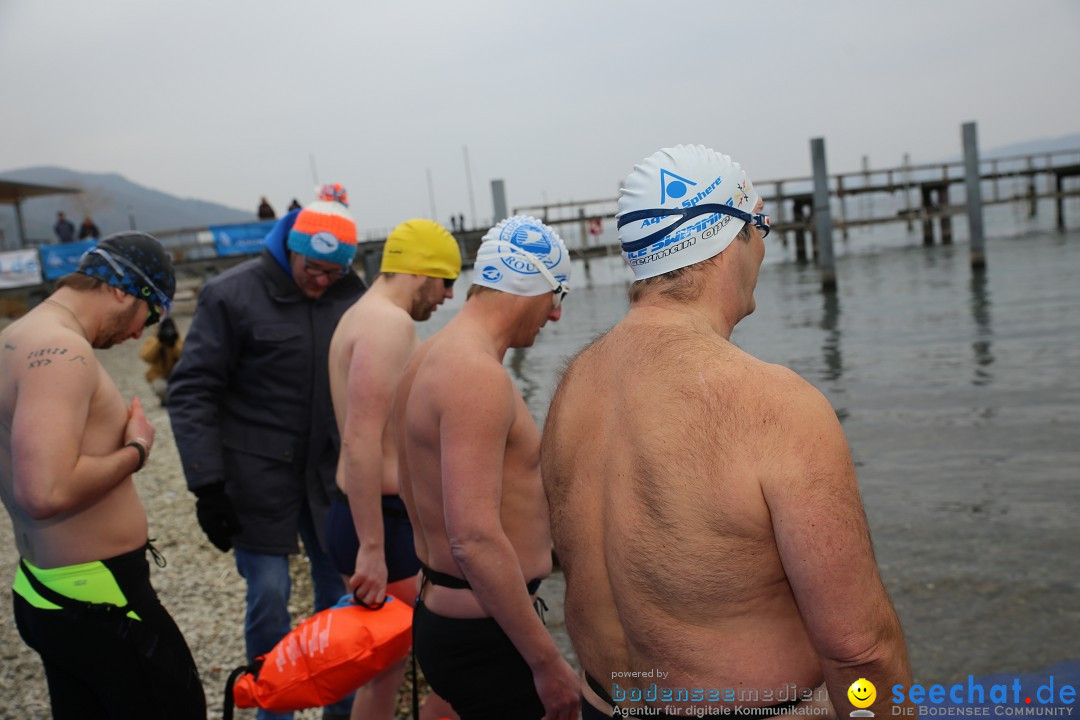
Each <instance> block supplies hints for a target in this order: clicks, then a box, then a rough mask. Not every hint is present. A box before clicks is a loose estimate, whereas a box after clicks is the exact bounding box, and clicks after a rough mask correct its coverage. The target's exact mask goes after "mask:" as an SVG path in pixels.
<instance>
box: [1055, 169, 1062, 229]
mask: <svg viewBox="0 0 1080 720" xmlns="http://www.w3.org/2000/svg"><path fill="white" fill-rule="evenodd" d="M1054 187H1055V188H1057V197H1055V198H1054V202H1055V204H1056V205H1057V229H1058V232H1065V196H1064V195H1062V193H1063V192H1065V176H1064V175H1062V174H1061V173H1054Z"/></svg>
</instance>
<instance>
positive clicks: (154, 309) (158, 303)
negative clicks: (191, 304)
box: [86, 247, 172, 326]
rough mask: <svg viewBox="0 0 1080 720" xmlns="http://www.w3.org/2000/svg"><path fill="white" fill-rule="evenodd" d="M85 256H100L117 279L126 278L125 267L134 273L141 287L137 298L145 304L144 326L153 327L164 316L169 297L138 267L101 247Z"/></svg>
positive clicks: (169, 302) (89, 251)
mask: <svg viewBox="0 0 1080 720" xmlns="http://www.w3.org/2000/svg"><path fill="white" fill-rule="evenodd" d="M86 254H87V255H98V256H100V257H101V258H102V259H104V260H105V262H106V263H108V264H109V267H111V268H112V270H113V272H115V273H116V274H117V275H118V276H119V277H126V276H127V273H126V272H124V268H125V267H126V268H127V269H128V270H130V271H131V272H133V273H135V275H136V276H137V277H138V279H139V280H141V281H142V287H141V288H139V298H140V299H141V300H142V301H143V302H145V303H146V323H145V326H150V325H153V324H154V323H156V322H157V321H158V320H160V319H161V316H162V315H164V314H165V313H166V312H167V311H168V309H169V307H170V306H171V305H172V301H171V300H169V296H168V295H166V294H165V293H163V292H162V291H161V290H160V289H159V288H158V286H157V285H155V284H154V283H153V281H152V280H150V278H148V277H146V273H144V272H143V271H142V270H141V269H140V268H139V266H138V265H135V264H134V263H132V262H130V261H129V260H128V259H127V258H125V257H123V256H122V255H113V254H112V253H110V252H109V251H108V250H106V249H105V248H102V247H95V248H91V249H89V250H87V251H86ZM121 266H123V267H121Z"/></svg>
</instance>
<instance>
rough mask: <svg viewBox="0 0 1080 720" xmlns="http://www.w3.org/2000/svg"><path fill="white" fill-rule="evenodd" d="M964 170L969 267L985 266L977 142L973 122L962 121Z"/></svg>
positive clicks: (984, 241)
mask: <svg viewBox="0 0 1080 720" xmlns="http://www.w3.org/2000/svg"><path fill="white" fill-rule="evenodd" d="M961 134H962V136H963V139H964V170H965V171H966V174H967V178H966V189H967V216H968V230H969V232H970V233H971V267H973V268H984V267H986V239H985V237H984V236H983V209H982V188H981V187H980V180H979V143H978V139H977V137H976V132H975V123H973V122H969V123H964V125H963V130H962V133H961Z"/></svg>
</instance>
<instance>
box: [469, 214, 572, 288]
mask: <svg viewBox="0 0 1080 720" xmlns="http://www.w3.org/2000/svg"><path fill="white" fill-rule="evenodd" d="M537 263H540V264H542V265H543V267H544V269H545V270H548V271H549V272H548V273H547V274H548V275H551V276H552V277H553V278H554V279H555V280H557V281H558V282H559V283H561V284H562V285H563V286H568V285H569V282H570V253H569V251H567V249H566V243H564V242H563V241H562V238H560V237H559V236H558V235H557V234H556V233H555V231H554V230H552V229H551V228H550V227H548V226H547V225H545V224H544V223H542V222H540V221H539V220H537V219H536V218H534V217H530V216H529V215H515V216H513V217H510V218H507V219H506V220H503V221H502V222H500V223H499V224H498V225H496V226H495V227H493V228H491V229H490V230H488V231H487V233H486V234H485V235H484V237H483V239H482V240H481V241H480V249H479V250H478V251H477V253H476V262H475V264H474V265H473V285H482V286H483V287H489V288H494V289H495V290H502V291H503V292H506V293H510V294H511V295H521V296H524V297H535V296H536V295H543V294H544V293H550V292H551V291H552V289H553V288H552V284H551V281H550V280H548V278H547V277H545V274H544V273H543V272H542V271H541V270H538V269H537Z"/></svg>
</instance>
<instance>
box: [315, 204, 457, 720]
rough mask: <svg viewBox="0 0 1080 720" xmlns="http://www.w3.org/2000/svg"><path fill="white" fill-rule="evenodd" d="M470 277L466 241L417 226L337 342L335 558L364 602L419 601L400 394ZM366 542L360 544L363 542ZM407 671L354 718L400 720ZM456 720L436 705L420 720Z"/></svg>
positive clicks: (385, 261) (395, 245)
mask: <svg viewBox="0 0 1080 720" xmlns="http://www.w3.org/2000/svg"><path fill="white" fill-rule="evenodd" d="M459 274H461V252H460V250H459V249H458V243H457V240H456V239H454V236H453V235H451V234H450V233H448V232H447V231H446V229H445V228H443V227H442V226H441V225H439V224H438V223H436V222H432V221H431V220H423V219H413V220H409V221H407V222H403V223H402V224H400V225H398V226H397V227H396V228H394V231H393V232H391V233H390V236H389V237H388V238H387V239H386V244H385V245H384V246H383V257H382V266H381V267H380V268H379V275H378V277H376V278H375V281H374V282H373V283H372V285H371V288H370V289H369V290H368V291H367V292H366V293H364V295H363V296H362V297H361V298H360V299H359V300H358V301H357V302H356V303H355V304H354V305H353V306H352V307H351V308H349V310H348V311H346V313H345V314H344V315H343V316H342V318H341V320H340V321H339V322H338V326H337V329H336V330H335V331H334V337H333V339H332V340H331V342H330V392H331V396H332V397H333V401H334V414H335V416H336V417H337V424H338V431H339V433H340V435H341V454H340V456H339V458H338V470H337V485H338V488H339V489H340V490H341V496H340V497H338V498H335V500H334V502H333V504H332V505H331V507H330V512H329V515H328V518H327V545H328V546H329V552H330V557H331V559H332V560H333V561H334V564H335V566H336V567H337V569H338V572H340V573H341V574H342V575H344V576H345V577H346V583H347V585H348V587H349V589H350V590H353V591H354V592H355V593H356V596H357V597H358V598H360V599H361V600H363V601H364V602H367V603H375V602H379V601H381V600H382V599H383V598H384V596H385V595H386V593H387V591H389V592H390V594H391V595H394V596H395V597H397V598H400V599H401V600H404V601H405V602H407V603H410V604H412V602H413V599H414V598H415V597H416V584H415V582H416V573H417V571H418V570H419V569H420V562H419V560H417V559H416V550H415V548H414V546H413V529H412V524H410V523H409V517H408V514H407V513H406V511H405V505H404V504H403V503H402V501H401V498H400V497H399V496H398V478H397V444H396V443H395V441H394V434H393V432H391V431H390V429H389V428H388V427H387V418H388V417H389V415H390V405H391V399H392V398H393V393H394V386H395V385H397V381H398V378H399V377H400V375H401V370H402V368H404V367H405V363H406V361H408V359H409V355H410V354H411V353H412V351H413V350H414V349H415V348H416V346H417V345H418V344H419V340H418V339H417V336H416V330H415V328H414V327H413V321H414V320H415V321H423V320H427V319H428V318H429V317H431V314H432V313H433V312H435V309H436V308H438V306H439V305H441V304H442V303H443V302H444V301H445V300H447V299H449V298H452V297H453V296H454V289H453V288H454V280H456V279H457V276H458V275H459ZM358 538H359V539H358ZM404 669H405V661H404V660H403V661H402V662H401V663H399V664H398V665H397V666H395V667H394V668H392V669H390V670H388V671H386V672H385V673H383V674H382V675H380V676H379V677H377V678H375V679H374V680H372V681H371V682H369V683H367V684H365V685H364V686H363V687H361V688H360V689H359V690H358V691H357V693H356V699H355V701H354V703H353V713H352V716H353V717H354V718H355V717H362V718H365V719H366V718H375V719H377V720H393V717H394V709H395V706H396V704H397V695H398V689H399V687H400V686H401V682H402V680H403V679H404ZM449 714H451V712H450V708H449V706H448V705H447V704H446V703H445V702H443V701H442V700H441V699H439V698H438V697H437V696H434V697H431V698H429V699H428V701H427V702H426V703H425V704H424V709H423V711H422V712H421V718H422V719H423V720H428V719H429V718H440V717H445V716H447V715H449Z"/></svg>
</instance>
